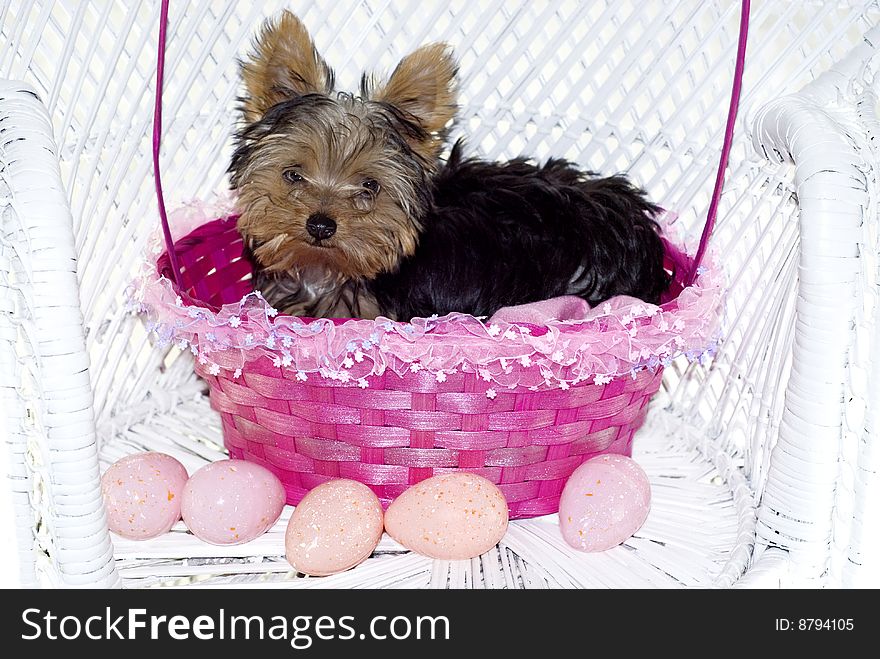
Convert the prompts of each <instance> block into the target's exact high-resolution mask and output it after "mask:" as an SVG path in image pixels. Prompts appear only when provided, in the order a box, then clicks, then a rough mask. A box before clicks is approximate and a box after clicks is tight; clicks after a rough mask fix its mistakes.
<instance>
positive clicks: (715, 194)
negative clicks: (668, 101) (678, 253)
mask: <svg viewBox="0 0 880 659" xmlns="http://www.w3.org/2000/svg"><path fill="white" fill-rule="evenodd" d="M749 4H750V0H742V8H741V12H740V18H739V43H738V44H737V48H736V68H735V69H734V71H733V89H732V90H731V92H730V108H729V109H728V111H727V127H726V128H725V130H724V145H723V146H722V147H721V158H720V161H719V163H718V174H717V175H716V177H715V189H714V190H713V191H712V201H711V202H710V203H709V212H708V213H707V214H706V224H705V226H704V227H703V234H702V235H701V236H700V246H699V248H698V249H697V255H696V256H695V257H694V262H693V265H692V266H691V271H690V273H689V274H688V278H687V286H690V285H691V284H693V283H694V280H695V279H696V278H697V270H698V269H699V267H700V264H701V263H702V262H703V258H704V257H705V256H706V248H707V247H708V246H709V237H710V236H711V235H712V230H713V229H714V228H715V218H716V217H717V215H718V202H719V201H720V200H721V190H722V188H723V187H724V175H725V174H726V173H727V162H728V160H729V159H730V147H731V145H732V143H733V129H734V125H735V124H736V113H737V110H738V109H739V97H740V92H741V91H742V79H743V69H744V68H745V63H746V42H747V41H748V37H749Z"/></svg>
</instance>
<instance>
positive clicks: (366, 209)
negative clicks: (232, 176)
mask: <svg viewBox="0 0 880 659" xmlns="http://www.w3.org/2000/svg"><path fill="white" fill-rule="evenodd" d="M327 112H328V113H329V114H331V115H332V116H329V117H313V119H314V122H312V123H310V124H301V125H297V126H293V127H291V128H289V129H287V130H285V131H284V132H278V133H274V134H272V135H271V136H270V138H269V139H268V141H267V143H266V144H264V145H263V146H262V147H261V149H260V150H259V151H258V152H257V154H256V156H255V157H254V159H253V161H252V162H251V163H250V165H249V167H248V169H247V170H245V171H244V172H243V173H242V183H241V185H240V186H239V189H238V207H239V211H240V213H241V218H240V219H239V223H238V227H239V230H240V231H241V232H242V234H244V235H246V236H248V237H249V238H250V239H252V240H254V241H256V242H257V243H259V244H260V246H259V247H257V248H256V249H255V251H254V255H255V256H256V257H257V259H258V260H259V261H260V263H262V264H263V265H265V266H266V268H267V269H268V270H270V271H276V272H283V271H287V270H290V269H293V268H295V267H306V266H324V267H327V268H329V269H332V270H334V271H336V272H339V273H340V274H342V275H344V276H347V277H368V278H369V277H375V276H376V275H377V274H378V273H380V272H384V271H387V270H390V269H391V268H393V267H394V265H395V264H396V263H397V262H398V261H399V259H400V258H401V257H403V256H408V255H410V254H412V253H413V251H415V247H416V241H417V236H418V228H419V227H418V224H417V223H415V222H413V221H412V219H411V213H412V209H410V208H409V206H408V204H409V200H410V199H411V197H412V196H413V194H414V190H413V187H414V183H413V181H411V180H410V178H409V177H408V173H407V172H406V171H405V170H402V169H401V168H400V166H399V159H398V157H397V155H396V154H395V153H393V152H391V153H389V152H387V151H386V149H385V145H384V143H383V142H382V141H380V140H377V138H376V135H375V134H374V133H373V132H372V131H370V130H368V128H367V126H368V124H367V119H366V118H364V117H359V114H364V113H365V112H366V110H365V108H364V106H363V104H362V103H361V102H359V101H357V100H354V99H353V100H351V101H350V102H349V103H347V104H346V105H345V106H343V107H340V108H339V109H338V110H337V109H331V108H328V109H327ZM294 165H297V166H298V167H297V170H298V171H299V172H300V173H301V174H302V176H303V177H304V179H305V181H303V182H301V183H297V184H291V183H289V182H288V181H286V180H285V179H284V178H283V176H282V174H283V172H284V171H285V170H287V169H289V168H291V167H293V166H294ZM366 178H372V179H375V180H376V181H379V184H380V185H381V186H382V187H381V189H380V191H379V194H378V195H376V196H375V197H373V196H372V195H369V194H366V193H365V191H364V188H363V181H364V180H365V179H366ZM313 213H324V214H326V215H328V216H329V217H331V218H333V219H334V221H335V222H336V223H337V231H336V234H335V235H334V236H333V237H332V238H330V239H328V240H326V241H324V243H323V244H322V246H320V247H317V246H314V245H313V244H312V243H313V242H314V241H312V240H311V238H310V236H309V235H308V232H307V231H306V219H307V218H308V217H309V215H311V214H313Z"/></svg>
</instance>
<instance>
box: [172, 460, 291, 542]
mask: <svg viewBox="0 0 880 659" xmlns="http://www.w3.org/2000/svg"><path fill="white" fill-rule="evenodd" d="M285 500H286V496H285V493H284V486H283V485H281V481H279V480H278V478H277V477H276V476H275V474H273V473H272V472H271V471H269V470H268V469H266V468H265V467H262V466H260V465H258V464H256V463H253V462H247V461H245V460H220V461H218V462H212V463H211V464H208V465H205V466H204V467H202V468H201V469H199V470H198V471H197V472H196V473H194V474H193V475H192V477H191V478H190V479H189V481H188V482H187V484H186V487H185V488H183V498H182V500H181V503H180V510H181V513H182V515H183V521H184V522H185V523H186V526H187V528H188V529H189V530H190V531H192V532H193V535H195V536H196V537H197V538H199V539H201V540H204V541H205V542H210V543H211V544H212V545H238V544H241V543H243V542H248V541H250V540H253V539H254V538H256V537H259V536H260V535H262V534H263V533H265V532H266V531H267V530H268V529H269V527H271V526H272V525H273V524H274V523H275V522H276V521H277V520H278V517H280V516H281V511H282V510H283V509H284V503H285Z"/></svg>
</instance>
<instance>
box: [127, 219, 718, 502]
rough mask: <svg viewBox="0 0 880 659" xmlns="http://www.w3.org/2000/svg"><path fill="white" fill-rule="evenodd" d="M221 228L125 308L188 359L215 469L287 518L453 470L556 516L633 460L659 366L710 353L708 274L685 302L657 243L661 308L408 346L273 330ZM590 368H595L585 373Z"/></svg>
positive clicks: (389, 327)
mask: <svg viewBox="0 0 880 659" xmlns="http://www.w3.org/2000/svg"><path fill="white" fill-rule="evenodd" d="M191 215H192V213H191ZM195 215H196V216H197V215H198V212H197V213H195ZM235 219H236V218H235V216H234V215H230V216H227V217H222V218H220V219H216V220H213V221H208V222H206V223H204V224H201V225H200V226H197V228H195V229H194V230H192V231H191V232H190V233H189V234H188V235H186V236H185V237H183V238H181V239H179V240H177V242H176V243H175V252H176V256H177V261H178V263H179V267H180V280H179V281H180V285H179V286H178V285H176V284H173V283H172V281H171V264H170V259H169V257H168V254H167V253H164V252H163V253H162V254H161V255H160V256H159V257H158V258H157V259H156V260H153V261H151V265H150V264H148V268H151V269H152V272H150V273H148V276H147V277H145V278H144V279H143V280H142V281H141V286H140V290H139V292H138V295H136V296H135V297H136V299H137V301H138V309H139V310H140V311H144V312H147V314H148V316H150V318H151V319H152V322H151V325H150V329H151V330H152V331H153V332H154V333H155V334H156V336H158V337H159V339H160V342H170V341H175V342H178V343H179V345H180V346H181V347H184V346H189V347H190V349H191V350H192V351H193V353H194V354H196V355H197V357H198V358H197V360H196V371H197V372H198V374H199V375H200V376H202V377H203V378H204V379H205V381H206V382H207V383H208V385H209V388H210V397H211V405H212V407H213V408H214V409H215V410H217V411H218V412H219V413H220V416H221V419H222V427H223V434H224V440H225V444H226V447H227V449H228V450H229V453H230V455H231V456H232V457H235V458H243V459H246V460H251V461H254V462H257V463H259V464H262V465H264V466H266V467H267V468H269V469H270V470H272V471H273V472H274V473H275V474H277V475H278V477H279V478H280V479H281V481H282V483H283V484H284V486H285V488H286V490H287V496H288V502H289V503H292V504H296V503H297V502H299V500H300V499H301V498H302V497H303V496H304V495H305V493H306V492H307V491H308V490H309V489H310V488H312V487H314V486H316V485H318V484H320V483H322V482H324V481H327V480H330V479H333V478H352V479H355V480H358V481H361V482H363V483H365V484H367V485H369V486H370V487H371V488H372V489H373V490H374V491H375V492H376V494H377V495H378V496H379V497H380V499H381V500H382V502H383V504H386V505H387V503H389V502H390V501H391V500H392V499H393V498H394V497H396V496H397V495H398V494H400V493H401V492H403V491H404V490H405V489H406V488H407V487H409V486H410V485H412V484H414V483H417V482H419V481H421V480H423V479H425V478H428V477H430V476H432V475H435V474H440V473H448V472H451V471H455V470H466V471H470V472H475V473H479V474H481V475H482V476H484V477H486V478H488V479H489V480H491V481H492V482H494V483H496V484H498V486H499V488H500V489H501V491H502V492H503V493H504V496H505V497H506V498H507V501H508V504H509V506H510V514H511V517H512V518H520V517H532V516H537V515H543V514H548V513H552V512H555V511H556V510H557V509H558V504H559V496H560V494H561V492H562V488H563V486H564V484H565V482H566V480H567V478H568V477H569V475H570V474H571V473H572V471H574V469H576V468H577V467H578V465H580V464H581V463H582V462H584V461H585V460H588V459H589V458H591V457H593V456H595V455H599V454H601V453H620V454H625V455H630V454H631V451H632V442H633V435H634V433H635V431H636V430H637V429H638V428H639V426H640V425H641V424H642V422H643V420H644V416H645V411H646V406H647V404H648V402H649V401H650V399H651V397H652V396H653V394H654V393H655V392H656V391H657V389H658V387H659V386H660V380H661V374H662V364H663V362H665V361H667V360H668V359H671V358H673V357H675V356H676V355H677V354H680V353H686V354H688V355H689V356H691V357H692V358H697V357H699V355H701V354H705V351H706V349H709V350H711V344H712V342H713V340H714V339H715V338H717V330H718V317H717V306H718V301H719V299H720V292H721V288H720V286H719V285H718V282H717V277H716V276H715V274H714V272H712V271H705V272H703V274H701V275H700V277H698V280H697V283H696V284H694V285H693V286H691V287H687V288H685V287H684V282H685V281H687V280H688V278H689V277H690V275H691V267H692V262H691V259H690V258H688V257H687V256H686V255H684V254H683V253H682V252H681V251H680V250H678V249H677V248H675V247H674V246H673V245H671V244H670V243H667V257H668V266H669V267H670V269H671V270H674V272H675V283H674V285H673V287H672V288H671V290H670V292H669V293H668V295H667V297H668V298H670V299H668V300H667V301H666V302H665V303H664V304H663V305H661V306H660V307H653V306H652V305H644V304H642V305H633V304H632V303H627V304H625V305H624V306H622V307H620V308H615V309H609V310H608V313H604V312H602V311H601V310H599V311H598V315H597V317H596V318H595V319H593V320H590V321H586V322H581V323H570V324H566V323H556V324H554V325H553V326H547V327H538V326H533V325H516V326H510V325H507V324H501V326H498V327H496V326H494V325H491V324H490V325H488V326H487V325H486V324H484V323H482V322H480V321H478V320H476V319H473V318H472V317H470V316H463V315H454V316H451V317H447V318H444V319H436V320H434V321H433V322H431V320H428V321H423V322H422V323H421V325H418V329H417V330H415V329H414V328H416V327H417V321H413V323H412V324H409V323H391V322H390V321H385V322H384V323H383V322H381V320H379V321H364V320H347V321H346V320H335V321H330V320H316V321H309V320H308V319H298V318H291V317H288V316H282V315H275V314H274V313H273V310H272V309H271V307H269V305H268V304H267V303H266V302H265V301H264V300H263V299H262V298H261V297H259V296H258V295H257V294H255V293H253V291H252V287H251V282H250V272H251V265H250V263H249V262H248V261H247V260H246V259H245V258H243V256H242V250H243V244H242V241H241V238H240V236H239V235H238V233H237V231H236V230H235ZM200 221H201V220H200V219H199V218H198V217H189V218H188V220H186V221H184V222H182V223H181V222H177V223H175V224H177V225H178V227H180V225H181V224H182V226H183V227H184V228H185V227H186V225H187V224H189V225H193V224H198V223H199V222H200ZM609 306H610V305H609ZM633 306H635V307H636V309H635V313H634V312H633ZM380 326H381V327H383V328H384V329H383V330H382V332H381V336H379V337H378V340H375V339H377V336H376V334H377V331H376V328H377V327H380ZM493 330H494V331H493ZM514 330H515V331H514ZM410 334H411V335H412V336H410ZM597 337H599V338H601V339H603V340H604V339H605V338H608V339H609V340H608V341H607V345H605V344H602V345H598V346H597V345H595V344H596V339H597ZM683 337H684V338H683ZM371 339H374V341H373V340H371ZM427 343H430V346H429V348H427V349H424V348H423V347H422V346H423V345H425V344H427ZM342 344H345V345H342ZM469 344H473V350H470V349H469V347H468V346H469ZM310 346H311V347H310ZM645 346H650V347H651V350H647V349H646V348H645ZM493 352H495V353H497V354H491V353H493ZM649 352H650V354H648V353H649ZM545 353H549V354H545ZM416 354H418V357H416V356H415V355H416ZM505 355H508V357H505ZM658 355H661V356H662V359H661V358H658ZM625 357H628V358H631V359H634V360H635V362H631V361H628V359H626V358H625ZM310 360H311V361H310ZM322 360H323V362H322ZM636 362H637V363H636ZM322 363H323V364H324V367H323V368H322V367H321V364H322ZM525 364H528V366H526V365H525ZM590 364H596V365H598V366H599V367H600V368H599V369H598V370H596V371H595V372H592V371H591V372H585V369H589V366H590ZM416 365H418V368H417V367H416ZM609 368H616V369H617V370H616V371H609ZM618 371H619V372H618Z"/></svg>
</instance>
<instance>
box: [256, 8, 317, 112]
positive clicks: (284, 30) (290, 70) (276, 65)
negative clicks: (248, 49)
mask: <svg viewBox="0 0 880 659" xmlns="http://www.w3.org/2000/svg"><path fill="white" fill-rule="evenodd" d="M241 74H242V78H243V79H244V86H245V89H246V90H247V96H246V97H245V98H244V99H242V101H243V102H242V112H243V113H244V118H245V120H246V121H247V122H249V123H250V122H253V121H256V120H258V119H259V118H260V117H262V116H263V114H265V112H266V110H268V109H269V108H271V107H272V106H273V105H275V104H277V103H280V102H281V101H285V100H288V99H291V98H296V97H298V96H303V95H305V94H329V93H330V92H331V91H333V84H334V76H333V70H332V69H331V68H330V67H329V66H327V63H326V62H325V61H324V59H323V58H322V57H321V56H320V55H319V54H318V51H317V50H316V49H315V44H314V43H313V42H312V38H311V37H310V36H309V33H308V31H307V30H306V28H305V26H304V25H303V24H302V22H301V21H300V20H299V19H298V18H297V17H296V16H294V15H293V14H292V13H290V12H289V11H287V10H285V11H284V12H282V14H281V18H280V19H278V20H272V19H269V20H267V21H266V23H265V24H264V25H263V29H262V32H261V33H260V35H259V37H258V38H257V40H256V42H255V44H254V52H253V53H252V54H251V56H250V59H249V60H248V61H246V62H242V66H241Z"/></svg>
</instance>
